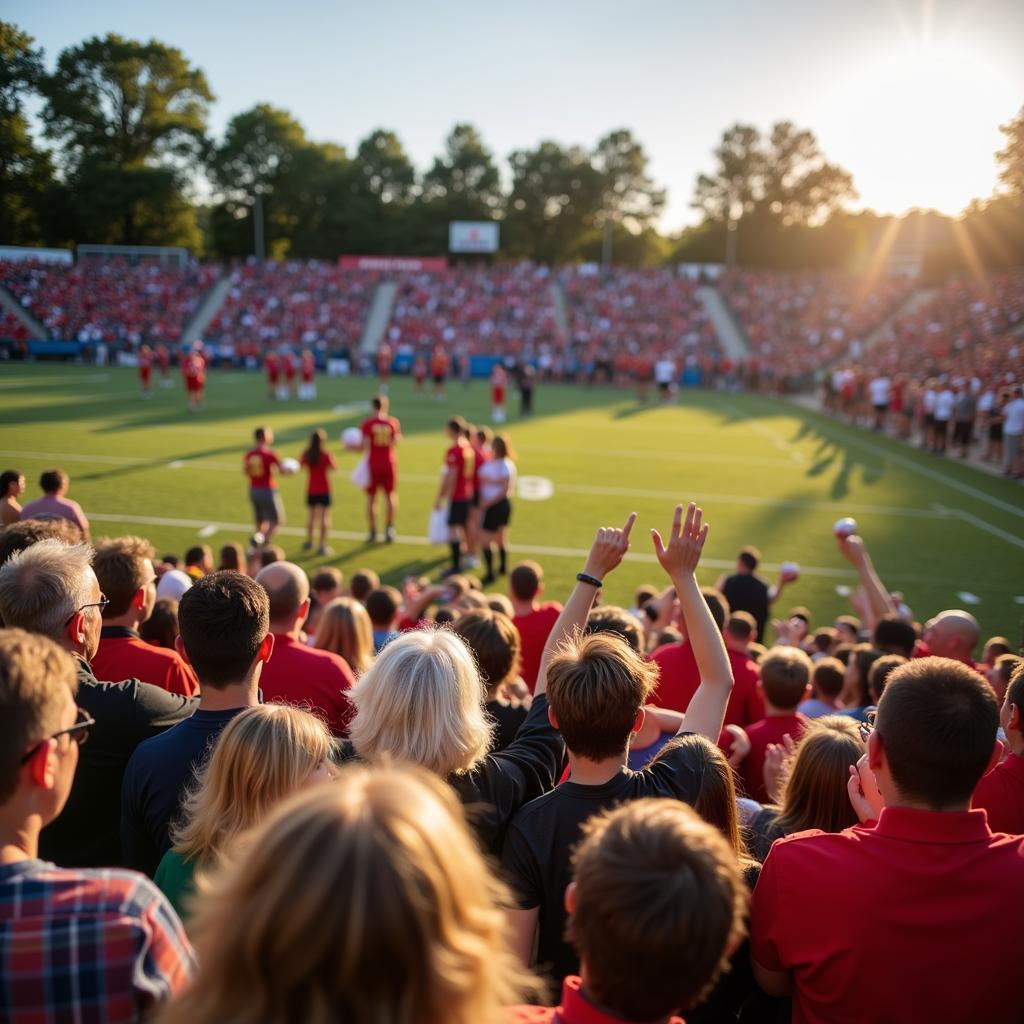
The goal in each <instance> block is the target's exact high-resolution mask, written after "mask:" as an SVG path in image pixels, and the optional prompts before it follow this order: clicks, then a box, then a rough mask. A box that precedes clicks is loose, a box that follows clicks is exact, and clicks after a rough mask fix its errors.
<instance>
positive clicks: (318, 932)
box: [162, 768, 728, 1024]
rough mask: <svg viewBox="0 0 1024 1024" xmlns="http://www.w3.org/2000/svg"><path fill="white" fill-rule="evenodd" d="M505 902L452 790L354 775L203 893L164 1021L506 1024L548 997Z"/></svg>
mask: <svg viewBox="0 0 1024 1024" xmlns="http://www.w3.org/2000/svg"><path fill="white" fill-rule="evenodd" d="M723 845H724V844H723ZM723 870H724V871H726V872H727V870H728V868H727V867H723ZM716 877H717V876H716ZM698 891H699V890H698ZM507 898H508V896H507V893H506V892H505V890H504V887H503V886H501V885H500V884H499V883H498V882H497V881H496V880H495V878H494V876H493V875H492V873H491V872H490V870H489V869H488V866H487V864H486V863H485V861H484V859H483V857H481V856H480V852H479V849H478V847H477V845H476V843H475V842H474V839H473V836H472V835H471V834H470V832H469V830H468V829H467V828H466V825H465V823H464V820H463V816H462V812H461V809H460V807H459V804H458V800H457V799H456V798H455V797H454V796H453V794H452V793H451V792H450V790H448V789H447V787H446V786H444V784H443V783H441V782H439V781H438V780H437V779H435V778H432V777H431V776H430V775H428V774H427V773H426V772H423V771H419V770H416V769H410V768H405V769H397V768H382V769H378V770H375V771H372V772H371V771H366V770H364V769H355V768H349V769H346V770H345V771H344V772H343V778H342V781H341V782H340V783H339V784H337V785H326V786H317V787H315V788H314V789H312V790H310V791H308V792H304V793H302V794H301V795H299V796H296V797H293V798H292V799H291V800H289V801H288V802H287V803H286V804H285V805H284V806H282V807H280V808H278V809H277V810H276V811H275V812H274V813H273V814H272V815H271V816H270V818H269V819H268V820H267V821H266V822H265V823H264V824H263V825H262V826H261V827H260V828H259V830H258V832H257V833H256V834H255V835H254V836H253V838H252V841H251V842H250V843H249V844H248V845H247V847H246V849H245V850H244V851H243V852H242V853H241V854H240V855H239V856H238V858H237V861H236V863H235V864H234V865H232V869H231V870H225V871H223V872H222V873H221V874H220V875H219V876H217V877H216V878H214V879H213V880H212V881H211V884H210V885H209V886H208V887H207V888H206V889H205V890H204V892H203V898H202V900H201V902H200V903H199V904H198V908H197V909H198V913H197V916H196V918H195V920H194V921H193V922H192V931H193V932H194V934H195V936H196V946H197V952H198V957H199V962H200V969H199V975H198V977H197V979H196V981H195V983H194V984H193V985H192V986H191V987H190V988H189V989H188V991H187V992H186V993H185V994H184V995H183V996H182V998H180V999H179V1000H177V1001H176V1002H175V1003H173V1004H172V1005H171V1007H170V1008H169V1009H168V1011H167V1014H166V1016H165V1017H164V1018H163V1021H162V1024H221V1022H223V1021H225V1020H227V1019H231V1018H233V1019H238V1020H253V1021H255V1020H260V1021H266V1022H268V1024H269V1022H270V1021H274V1022H275V1024H276V1022H279V1021H280V1022H283V1021H285V1020H290V1021H296V1022H297V1021H302V1022H303V1024H331V1022H335V1021H339V1020H344V1021H393V1022H406V1024H412V1022H416V1024H482V1022H485V1021H487V1022H490V1021H495V1022H497V1021H500V1020H502V1019H503V1018H504V1016H505V1010H504V1007H506V1006H508V1005H510V1004H513V1003H516V1002H518V1001H520V1000H522V999H523V998H524V997H528V996H532V995H534V994H535V993H536V992H537V986H536V984H535V983H534V982H533V980H532V979H531V978H530V977H529V975H527V974H526V973H525V972H524V971H523V970H522V968H520V967H518V966H517V965H516V963H515V961H514V959H513V958H512V957H511V956H510V955H509V953H508V950H507V946H506V943H505V938H504V918H503V915H502V913H501V910H500V905H501V904H502V903H503V902H504V901H505V900H507ZM240 935H243V936H245V941H239V938H238V937H239V936H240ZM723 944H724V943H723ZM268 965H273V967H272V969H270V970H268Z"/></svg>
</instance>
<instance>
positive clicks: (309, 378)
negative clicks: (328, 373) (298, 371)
mask: <svg viewBox="0 0 1024 1024" xmlns="http://www.w3.org/2000/svg"><path fill="white" fill-rule="evenodd" d="M302 383H303V384H312V383H313V374H311V373H304V374H303V375H302Z"/></svg>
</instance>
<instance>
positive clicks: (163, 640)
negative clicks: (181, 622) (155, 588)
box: [139, 597, 195, 675]
mask: <svg viewBox="0 0 1024 1024" xmlns="http://www.w3.org/2000/svg"><path fill="white" fill-rule="evenodd" d="M139 636H140V637H142V639H143V640H145V641H146V643H147V644H152V646H153V647H162V648H163V649H164V650H165V651H174V652H175V653H177V647H175V644H174V641H175V640H177V639H178V602H177V601H172V600H171V599H170V598H169V597H161V598H158V599H157V601H156V604H154V605H153V612H152V614H151V615H150V616H149V618H148V619H146V621H145V622H143V623H142V624H141V625H140V626H139ZM194 674H195V673H193V675H194Z"/></svg>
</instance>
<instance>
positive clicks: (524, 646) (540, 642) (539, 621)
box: [512, 601, 562, 693]
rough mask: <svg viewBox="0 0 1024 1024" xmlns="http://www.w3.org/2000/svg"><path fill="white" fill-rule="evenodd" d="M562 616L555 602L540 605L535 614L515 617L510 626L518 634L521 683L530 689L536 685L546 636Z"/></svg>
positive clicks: (531, 691) (546, 640) (559, 607)
mask: <svg viewBox="0 0 1024 1024" xmlns="http://www.w3.org/2000/svg"><path fill="white" fill-rule="evenodd" d="M561 614H562V606H561V605H560V604H559V603H558V602H557V601H549V602H548V603H547V604H542V605H541V606H540V607H539V608H538V609H537V610H536V611H535V612H530V613H529V614H528V615H516V616H515V617H514V618H513V619H512V624H513V625H514V626H515V627H516V630H517V631H518V633H519V656H520V670H519V671H520V674H521V675H522V677H523V682H524V683H526V685H527V686H528V687H529V688H530V693H533V688H534V687H535V686H536V685H537V673H538V672H539V671H540V659H541V655H542V654H543V653H544V645H545V644H546V643H547V642H548V636H549V635H550V634H551V630H552V629H553V628H554V625H555V623H556V622H557V621H558V616H559V615H561Z"/></svg>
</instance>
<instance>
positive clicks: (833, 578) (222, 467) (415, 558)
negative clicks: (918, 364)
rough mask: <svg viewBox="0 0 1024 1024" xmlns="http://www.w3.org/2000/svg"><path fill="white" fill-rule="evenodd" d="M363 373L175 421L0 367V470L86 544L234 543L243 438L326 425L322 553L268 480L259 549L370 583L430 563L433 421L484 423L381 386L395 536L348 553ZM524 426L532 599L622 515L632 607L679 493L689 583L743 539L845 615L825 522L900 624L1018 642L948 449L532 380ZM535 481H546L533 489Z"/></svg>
mask: <svg viewBox="0 0 1024 1024" xmlns="http://www.w3.org/2000/svg"><path fill="white" fill-rule="evenodd" d="M375 383H376V382H375V381H374V380H372V379H359V378H326V377H322V378H320V379H319V381H318V388H319V396H318V399H317V401H316V402H315V403H299V402H295V401H292V402H287V403H276V402H269V401H268V400H267V398H266V388H265V382H264V379H263V377H262V375H260V374H256V373H239V372H232V371H224V372H219V371H213V372H211V374H210V375H209V379H208V388H207V404H206V408H205V409H204V410H203V412H202V413H200V414H198V415H189V414H188V413H187V412H186V410H185V396H184V392H183V389H182V386H181V382H180V380H179V379H178V378H175V380H174V387H173V388H170V389H161V388H159V387H157V388H155V390H154V394H153V397H152V398H151V399H149V400H148V401H142V400H141V399H140V397H139V388H138V380H137V376H136V373H135V371H134V370H129V369H122V368H97V367H85V366H65V365H60V364H33V365H25V366H21V365H17V364H11V363H6V364H0V469H7V468H12V469H18V470H20V471H22V472H23V473H24V474H25V476H26V478H27V480H28V490H27V492H26V495H25V496H24V498H23V501H24V500H30V499H31V498H33V497H36V496H37V494H38V487H37V481H38V476H39V473H40V471H41V470H43V469H46V468H48V467H52V466H59V467H61V468H62V469H64V470H65V471H66V472H67V473H68V474H69V475H70V477H71V488H70V491H69V495H70V497H72V498H75V499H76V500H78V501H79V502H81V504H82V506H83V507H84V508H85V510H86V514H87V515H88V516H89V517H90V519H91V521H92V526H93V534H94V537H99V536H103V535H117V534H122V533H129V532H137V533H140V534H142V535H144V536H146V537H148V538H150V539H151V540H152V541H153V543H154V544H155V545H156V547H157V551H158V554H159V553H163V552H165V551H166V552H176V553H177V554H179V555H181V554H182V553H183V552H184V550H185V548H186V547H188V546H189V545H191V544H193V543H196V542H198V541H200V540H202V541H205V542H206V543H208V544H210V545H211V546H212V547H213V548H214V551H215V552H216V550H217V547H218V545H220V544H223V543H225V542H227V541H231V540H238V541H242V542H244V541H245V540H246V539H247V537H248V536H249V534H250V533H251V530H252V526H251V523H250V508H249V503H248V500H247V483H246V479H245V478H244V477H243V475H242V472H241V462H242V455H243V453H244V452H245V450H246V449H247V448H248V447H249V443H250V440H251V437H252V430H253V428H254V427H256V426H257V425H259V424H269V425H271V426H272V427H273V429H274V432H275V434H276V445H275V446H276V448H277V449H278V451H279V452H280V453H281V454H282V456H295V457H298V455H299V454H300V452H301V451H302V448H303V447H304V445H305V443H306V441H307V438H308V435H309V432H310V431H311V430H312V429H313V428H315V427H324V428H326V429H327V431H328V434H329V437H330V449H331V451H332V452H333V454H334V456H335V458H336V459H337V461H338V462H339V473H338V474H337V478H336V481H335V494H334V516H333V535H332V541H331V543H332V545H333V547H334V549H335V554H334V555H332V556H330V557H329V558H322V557H316V556H309V555H304V554H303V553H302V551H301V544H302V541H303V539H304V524H305V514H306V511H305V502H304V493H305V491H304V487H305V477H304V475H301V476H297V477H291V478H284V479H283V480H282V485H281V490H282V495H283V498H284V502H285V507H286V509H287V514H288V523H287V526H286V528H285V529H284V530H283V531H282V532H281V533H280V534H279V535H278V536H277V537H276V540H277V541H278V542H279V543H280V544H281V545H282V546H283V547H284V548H285V550H286V551H287V552H288V555H289V557H291V558H293V559H294V560H295V561H297V562H299V563H300V564H302V565H304V566H305V567H306V568H309V569H312V568H315V567H316V566H318V565H319V564H321V563H325V562H330V563H331V564H334V565H337V566H338V567H339V568H340V569H341V570H342V571H343V572H344V573H345V574H346V575H348V574H350V573H351V572H353V571H354V570H356V569H358V568H361V567H364V566H366V567H371V568H374V569H376V570H377V571H378V572H380V574H381V576H382V577H383V578H384V579H386V580H387V581H388V582H390V583H394V584H396V585H399V586H400V584H401V580H402V578H403V577H404V576H405V575H406V574H408V573H420V572H426V573H436V571H437V570H439V569H440V568H442V567H443V566H444V565H445V563H446V558H447V551H446V549H445V548H443V547H432V546H429V545H428V544H427V542H426V539H425V534H426V527H427V519H428V515H429V511H430V508H431V505H432V503H433V500H434V497H435V495H436V492H437V486H438V482H439V477H440V470H441V464H442V457H443V453H444V449H445V447H446V438H445V435H444V431H443V428H444V423H445V420H446V419H447V418H448V417H449V416H450V415H452V414H460V415H463V416H465V417H466V418H467V419H468V420H470V421H471V422H487V418H488V416H489V388H488V386H487V384H486V382H483V381H478V382H474V383H473V384H472V385H471V386H469V387H464V386H463V385H462V384H459V383H452V384H450V385H449V388H448V395H447V399H446V401H445V402H443V403H442V402H437V401H435V400H434V399H433V398H431V397H428V396H417V395H414V393H413V389H412V384H411V382H410V381H408V380H407V379H400V380H397V381H393V382H392V389H391V391H392V393H391V400H392V406H391V412H392V414H393V415H394V416H396V417H398V418H399V419H400V420H401V423H402V428H403V432H404V438H403V441H402V443H401V445H400V448H399V495H400V502H401V504H400V508H399V514H398V524H397V525H398V534H399V536H398V541H397V543H395V544H392V545H385V544H375V545H369V544H367V543H366V527H365V517H364V507H363V505H364V502H363V496H362V494H361V493H360V492H358V491H357V490H356V489H355V488H354V487H353V486H352V485H351V484H350V483H349V482H348V474H349V472H350V470H351V468H352V466H353V465H354V462H355V459H356V455H354V454H352V453H349V452H344V451H343V450H342V446H341V444H340V441H339V434H340V432H341V430H342V429H344V428H345V427H348V426H352V425H354V424H358V423H359V422H360V421H361V420H362V419H363V418H364V417H365V415H366V408H367V404H366V403H367V401H368V399H369V398H370V396H371V395H372V394H373V391H374V388H375ZM535 409H536V414H535V416H534V417H533V418H532V419H530V420H526V421H520V420H518V419H517V418H516V402H515V401H514V400H513V402H512V407H511V409H510V412H511V419H510V422H509V423H508V424H506V429H507V430H508V432H509V434H510V435H511V439H512V445H513V447H514V448H515V450H516V452H517V464H518V468H519V472H520V475H521V477H522V478H524V479H523V480H522V493H521V494H520V496H518V497H517V498H516V500H515V502H514V513H513V521H512V527H511V548H512V554H511V558H512V560H513V562H514V561H517V560H520V559H522V558H534V559H536V560H537V561H539V562H541V564H542V565H543V566H544V568H545V571H546V576H547V591H546V595H547V597H549V598H552V599H559V600H561V599H564V597H565V594H566V593H567V591H568V588H569V587H570V584H571V582H572V580H573V578H574V576H575V573H576V572H577V571H578V569H579V568H581V566H582V563H583V557H584V555H585V552H586V549H587V547H588V545H589V542H590V539H591V538H592V536H593V532H594V529H595V527H597V526H601V525H619V524H621V522H622V521H623V520H624V519H625V517H626V515H627V513H628V512H630V511H636V512H637V513H639V522H638V525H637V529H636V530H635V531H634V534H633V537H634V543H633V550H632V552H631V553H630V555H629V557H628V560H627V562H626V563H625V564H624V565H623V566H622V567H621V568H620V569H619V570H618V571H617V572H616V573H615V576H614V577H613V578H612V580H610V582H609V585H608V587H607V588H606V593H605V601H606V602H607V603H617V604H623V605H626V606H627V607H628V606H629V605H630V604H631V602H632V594H633V588H634V587H635V586H636V585H638V584H640V583H644V582H650V583H654V584H656V585H657V586H659V587H660V586H661V585H662V584H663V583H664V582H665V581H664V579H663V577H662V576H661V572H660V569H659V568H658V566H657V563H656V561H655V559H654V554H653V549H652V547H651V542H650V537H649V532H648V531H649V528H650V527H652V526H657V527H659V528H660V529H662V530H664V529H665V528H666V527H667V526H668V524H669V522H670V520H671V515H672V507H673V505H674V504H675V502H677V501H685V500H688V499H691V498H692V499H694V500H696V501H698V502H699V503H700V504H701V505H702V506H703V507H704V510H705V515H706V518H707V521H708V522H709V523H710V524H711V531H710V536H709V540H708V547H707V549H706V552H705V559H704V563H703V568H702V571H701V582H702V583H705V584H711V583H713V582H714V581H715V579H716V578H717V576H718V575H719V573H720V572H721V571H722V570H724V569H730V568H731V566H732V565H733V564H734V559H735V554H736V551H737V549H738V548H739V547H740V546H741V545H743V544H755V545H757V546H758V547H759V548H760V549H761V551H762V553H763V556H764V562H765V572H766V574H767V575H769V576H771V577H773V578H774V574H775V571H776V570H777V568H778V564H779V563H780V562H783V561H796V562H798V563H799V564H800V566H801V572H802V574H801V578H800V579H799V581H798V582H797V583H795V584H793V585H792V586H791V587H789V588H788V589H787V591H786V593H785V595H784V597H783V599H782V602H781V606H779V607H778V608H777V611H784V610H785V609H788V608H789V607H790V606H792V605H794V604H802V605H806V606H807V607H809V608H810V609H811V610H812V611H813V612H814V613H815V620H816V624H827V623H828V622H830V621H831V619H832V617H833V616H835V615H837V614H840V613H842V612H848V611H850V608H849V604H848V601H847V598H846V596H845V595H846V593H847V592H848V588H850V587H851V586H852V585H854V584H855V582H856V577H855V575H854V573H853V572H852V570H851V567H850V566H849V565H848V564H847V563H846V562H845V561H844V560H843V559H842V557H841V556H840V554H839V552H838V550H837V548H836V544H835V541H834V539H833V537H832V532H831V527H832V524H833V522H834V521H835V520H836V519H838V518H839V517H841V516H846V515H852V516H854V517H855V518H856V519H857V521H858V524H859V526H860V532H861V533H862V534H863V536H864V537H865V539H866V540H867V542H868V545H869V547H870V550H871V552H872V554H873V556H874V559H875V564H876V567H877V568H878V570H879V572H880V574H881V576H882V578H883V580H884V581H885V582H886V584H887V585H888V586H889V587H890V588H893V589H899V590H902V591H903V592H904V594H905V596H906V601H907V603H908V604H909V605H910V606H911V608H912V609H913V611H914V613H915V616H917V617H918V618H923V617H925V616H927V615H929V614H934V613H935V612H936V611H938V610H940V609H942V608H947V607H956V606H962V607H967V608H969V610H971V611H973V612H974V613H975V614H976V615H977V616H978V618H979V619H980V621H981V623H982V630H983V633H984V634H986V635H991V634H994V633H1002V634H1004V635H1007V636H1009V637H1010V638H1011V640H1013V641H1015V642H1016V641H1019V639H1020V634H1021V618H1022V615H1024V501H1022V498H1024V491H1022V489H1021V488H1020V487H1018V486H1015V485H1013V484H1011V483H1008V482H1004V481H1002V480H999V479H995V478H992V477H989V476H987V475H984V474H982V473H978V472H977V471H975V470H972V469H970V468H969V467H965V466H962V465H958V464H956V463H955V462H954V461H953V460H952V459H946V460H937V459H936V458H934V457H932V456H927V455H925V454H922V453H919V452H917V451H914V450H912V449H909V448H907V447H905V446H903V445H900V444H898V443H897V442H895V441H892V440H889V439H887V438H880V437H876V436H874V435H871V434H868V433H866V432H864V431H860V430H857V429H854V428H851V427H847V426H845V425H843V424H839V423H836V422H835V421H832V420H830V419H827V418H825V417H822V416H820V415H818V414H816V413H809V412H805V411H803V410H802V409H797V408H796V407H795V406H792V405H790V404H788V403H785V402H782V401H779V400H774V399H769V398H764V397H760V396H746V395H733V394H720V393H710V392H703V391H684V392H682V394H681V396H680V401H679V403H678V404H676V405H670V406H662V407H654V406H653V405H652V406H648V407H641V406H639V405H638V404H637V402H636V401H635V400H634V397H633V395H632V393H630V392H627V391H622V390H616V389H613V388H595V389H586V388H583V387H576V386H571V387H570V386H565V387H563V386H555V385H551V386H543V385H542V386H540V387H538V389H537V391H536V394H535ZM549 484H550V486H549Z"/></svg>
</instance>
